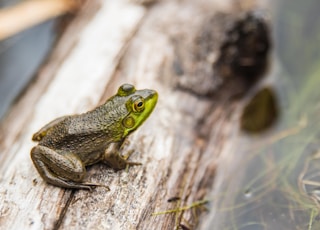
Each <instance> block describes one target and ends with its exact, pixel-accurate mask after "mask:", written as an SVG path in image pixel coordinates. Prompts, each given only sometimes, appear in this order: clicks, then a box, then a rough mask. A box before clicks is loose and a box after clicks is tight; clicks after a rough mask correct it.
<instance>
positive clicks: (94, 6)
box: [0, 0, 251, 229]
mask: <svg viewBox="0 0 320 230" xmlns="http://www.w3.org/2000/svg"><path fill="white" fill-rule="evenodd" d="M232 4H233V2H232V1H224V2H223V3H222V2H220V1H215V0H211V1H204V0H203V1H191V0H187V1H156V2H154V3H153V4H151V5H150V4H148V5H147V6H144V5H139V4H137V3H134V2H129V1H124V0H117V1H111V0H110V1H88V2H87V3H86V5H85V6H84V7H83V9H81V10H80V12H79V13H78V15H77V17H76V18H75V19H74V21H72V22H71V24H70V25H69V27H68V28H67V30H66V31H65V32H64V35H63V36H62V38H61V39H60V41H59V43H58V44H57V46H56V48H55V50H54V51H53V53H52V55H51V56H50V58H49V59H48V61H47V62H46V63H45V64H44V65H43V66H42V68H41V69H40V70H39V73H38V76H37V77H36V78H35V81H34V82H33V83H32V84H30V86H29V87H28V89H27V90H26V91H25V92H24V94H23V95H22V96H21V98H20V99H19V100H18V101H17V103H16V104H15V105H14V107H13V108H12V109H11V111H10V112H9V113H8V116H7V117H6V118H5V119H4V121H3V122H2V123H1V130H0V131H1V132H0V135H1V136H0V140H1V142H0V226H1V229H58V228H59V229H174V228H175V227H178V226H179V225H180V227H181V226H188V227H189V228H190V229H192V228H194V227H196V226H197V225H198V223H199V221H200V222H201V221H203V220H204V218H207V217H208V215H213V214H214V210H211V212H204V209H202V208H201V207H200V206H199V208H196V209H190V210H185V211H183V212H177V213H172V214H163V215H152V214H153V213H155V212H160V211H165V210H170V209H173V208H177V207H184V206H187V205H190V204H192V203H193V202H196V201H202V200H205V199H207V198H208V196H209V194H210V192H211V191H212V189H213V187H214V182H215V180H214V178H215V171H216V164H217V162H218V159H219V157H220V156H221V154H223V153H225V154H227V153H228V151H230V149H231V148H232V147H231V146H232V135H233V133H234V132H236V130H237V127H238V121H237V120H235V119H232V116H231V115H232V114H233V113H235V111H236V108H237V105H238V104H237V103H239V102H233V103H228V104H226V103H223V101H218V102H214V101H212V98H208V97H199V96H196V95H194V94H192V93H190V92H187V91H181V90H178V89H177V88H176V87H175V84H176V80H175V79H176V77H177V76H175V74H173V72H174V71H173V70H172V69H173V66H174V65H173V63H174V60H175V58H176V57H175V55H176V53H175V47H174V45H173V44H174V43H175V42H177V41H176V40H177V39H180V38H181V37H185V38H186V39H188V37H189V34H190V37H192V36H194V33H195V30H193V28H196V27H197V25H199V22H200V21H203V20H204V19H205V18H206V17H208V15H213V14H215V12H218V11H232V10H235V7H234V5H232ZM250 7H251V6H250ZM173 40H175V42H172V41H173ZM178 42H179V41H178ZM181 48H184V47H180V49H181ZM125 82H128V83H131V84H134V85H135V86H136V88H139V89H142V88H152V89H155V90H157V91H158V93H159V101H158V105H157V107H156V109H155V111H154V112H153V114H152V115H151V116H150V118H149V119H148V120H147V121H146V123H145V124H144V125H143V126H142V127H141V128H139V129H138V130H137V131H136V132H135V133H133V134H132V135H131V136H130V138H129V140H130V144H129V145H128V146H127V147H126V148H128V149H134V150H135V153H134V154H133V155H132V157H131V160H133V161H139V162H141V163H142V164H143V165H142V166H136V167H131V168H130V169H129V170H128V171H126V170H121V171H117V172H115V171H113V170H112V169H110V168H108V167H107V166H105V165H102V164H97V165H94V166H91V167H89V169H88V175H87V178H86V180H87V181H92V182H98V183H101V184H106V185H108V186H109V187H110V191H107V190H106V189H105V188H103V187H97V188H96V189H94V190H93V191H92V192H89V191H84V190H69V189H62V188H59V187H55V186H51V185H48V184H46V183H45V182H44V181H43V180H42V179H41V177H40V176H39V175H38V173H37V171H36V170H35V168H34V166H33V164H32V162H31V159H30V149H31V148H32V146H34V145H35V143H33V142H32V141H31V136H32V134H33V133H34V132H35V131H37V130H38V129H39V128H41V127H42V126H43V125H44V124H46V123H47V122H49V121H51V120H52V119H54V118H56V117H59V116H62V115H66V114H75V113H81V112H85V111H87V110H89V109H92V108H94V107H96V106H97V105H99V104H101V103H103V102H104V101H105V100H106V99H107V98H109V97H110V96H112V95H113V94H115V92H116V90H117V88H118V86H119V85H121V84H122V83H125ZM173 197H179V198H180V199H179V201H177V202H168V199H170V198H173ZM195 211H196V212H195ZM202 223H204V222H202ZM208 224H209V223H208ZM208 224H207V225H205V224H202V225H201V226H202V227H201V228H202V229H209V227H210V226H208Z"/></svg>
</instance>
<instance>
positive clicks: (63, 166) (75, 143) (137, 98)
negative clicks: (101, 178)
mask: <svg viewBox="0 0 320 230" xmlns="http://www.w3.org/2000/svg"><path fill="white" fill-rule="evenodd" d="M156 102H157V93H156V91H154V90H148V89H145V90H135V88H134V87H133V86H132V85H129V84H124V85H122V86H121V87H120V88H119V90H118V93H117V94H116V95H115V96H113V97H111V98H110V99H109V100H107V102H106V103H105V104H103V105H101V106H99V107H97V108H96V109H94V110H92V111H89V112H87V113H84V114H80V115H72V116H64V117H61V118H58V119H56V120H54V121H52V122H50V123H49V124H47V125H46V126H44V127H43V128H42V129H40V130H39V131H38V132H37V133H35V134H34V135H33V138H32V139H33V140H34V141H39V144H38V145H37V146H35V147H34V148H33V149H32V150H31V158H32V160H33V162H34V164H35V166H36V168H37V170H38V172H39V173H40V175H41V176H42V177H43V179H45V180H46V181H47V182H49V183H51V184H54V185H57V186H61V187H66V188H85V189H90V188H91V186H96V184H90V183H84V182H82V180H83V178H84V176H85V173H86V169H85V166H87V165H91V164H94V163H97V162H100V161H102V162H104V163H106V164H108V165H109V166H110V167H112V168H115V169H122V168H125V167H126V166H127V165H135V164H137V163H134V162H129V161H127V158H128V157H129V156H125V157H122V156H121V154H120V153H119V151H118V150H119V148H120V147H121V144H122V143H123V141H124V139H125V138H126V137H127V136H128V135H129V134H130V133H131V132H132V131H134V130H136V129H137V128H138V127H139V126H140V125H141V124H142V123H143V122H144V121H145V120H146V118H147V117H148V116H149V115H150V113H151V112H152V110H153V108H154V107H155V105H156ZM138 105H141V106H143V107H141V108H140V107H137V106H138Z"/></svg>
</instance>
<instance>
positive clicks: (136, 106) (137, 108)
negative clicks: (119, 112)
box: [133, 98, 144, 112]
mask: <svg viewBox="0 0 320 230" xmlns="http://www.w3.org/2000/svg"><path fill="white" fill-rule="evenodd" d="M143 110H144V102H143V99H142V98H140V99H138V100H136V101H135V102H134V103H133V111H134V112H141V111H143Z"/></svg>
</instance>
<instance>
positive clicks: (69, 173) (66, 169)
mask: <svg viewBox="0 0 320 230" xmlns="http://www.w3.org/2000/svg"><path fill="white" fill-rule="evenodd" d="M31 159H32V161H33V163H34V165H35V167H36V168H37V170H38V172H39V174H40V175H41V177H42V178H43V179H44V180H45V181H46V182H48V183H50V184H53V185H56V186H60V187H64V188H77V189H89V190H91V188H92V186H97V184H90V183H83V182H81V181H82V180H83V178H84V176H85V175H86V168H85V166H84V165H83V163H82V162H81V160H80V159H79V158H78V157H77V156H76V155H75V154H73V153H64V152H61V153H60V152H56V151H54V150H52V149H50V148H48V147H45V146H41V145H38V146H35V147H34V148H33V149H32V150H31Z"/></svg>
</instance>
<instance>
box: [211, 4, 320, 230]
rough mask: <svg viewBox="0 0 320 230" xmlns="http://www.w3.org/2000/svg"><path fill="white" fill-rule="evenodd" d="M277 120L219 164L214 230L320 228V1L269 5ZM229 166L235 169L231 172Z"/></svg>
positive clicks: (242, 139) (239, 141) (239, 142)
mask: <svg viewBox="0 0 320 230" xmlns="http://www.w3.org/2000/svg"><path fill="white" fill-rule="evenodd" d="M270 5H271V6H272V8H271V10H270V14H271V19H272V20H271V21H272V22H271V24H272V30H273V40H274V42H273V43H274V51H273V54H272V60H271V62H272V63H271V66H272V67H271V70H270V72H269V76H267V78H270V79H271V80H270V82H271V86H272V87H273V88H274V91H275V93H276V97H277V102H278V105H279V108H280V118H279V120H278V121H277V123H276V124H275V125H274V126H273V127H272V128H271V129H269V130H268V131H266V132H263V133H260V134H255V135H248V134H245V133H243V132H240V133H239V136H238V137H237V138H236V140H235V147H234V150H233V151H232V152H230V153H228V154H230V155H229V156H228V159H229V160H228V164H229V165H226V164H224V163H223V162H221V163H220V166H219V169H218V173H217V179H216V181H217V182H219V181H220V182H221V185H218V186H217V187H216V189H215V191H214V194H213V195H212V196H211V197H210V198H211V199H212V206H211V210H216V213H215V215H214V217H211V219H210V220H209V221H210V223H211V224H210V225H211V227H212V228H211V229H219V230H224V229H225V230H228V229H230V230H231V229H241V230H260V229H263V230H274V229H276V230H287V229H290V230H291V229H308V230H311V229H314V230H315V229H320V217H319V211H320V209H319V202H320V89H319V87H320V27H319V25H320V14H319V10H320V2H319V1H318V2H317V1H316V0H308V1H298V0H293V1H292V0H281V1H270ZM230 159H232V161H231V162H232V163H231V164H232V165H230Z"/></svg>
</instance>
